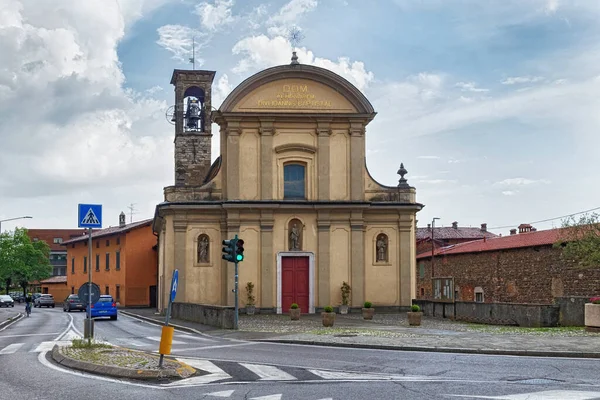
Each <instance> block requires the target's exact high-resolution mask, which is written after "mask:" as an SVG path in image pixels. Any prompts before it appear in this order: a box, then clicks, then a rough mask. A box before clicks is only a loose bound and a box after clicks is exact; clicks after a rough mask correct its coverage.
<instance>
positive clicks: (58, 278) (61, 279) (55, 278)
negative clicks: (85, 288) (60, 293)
mask: <svg viewBox="0 0 600 400" xmlns="http://www.w3.org/2000/svg"><path fill="white" fill-rule="evenodd" d="M40 283H42V284H43V283H67V277H66V276H64V275H59V276H53V277H52V278H48V279H45V280H43V281H41V282H40Z"/></svg>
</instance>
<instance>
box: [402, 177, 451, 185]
mask: <svg viewBox="0 0 600 400" xmlns="http://www.w3.org/2000/svg"><path fill="white" fill-rule="evenodd" d="M413 179H415V177H413ZM457 182H458V181H457V180H455V179H419V183H429V184H432V185H440V184H444V183H457Z"/></svg>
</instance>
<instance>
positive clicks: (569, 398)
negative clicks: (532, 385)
mask: <svg viewBox="0 0 600 400" xmlns="http://www.w3.org/2000/svg"><path fill="white" fill-rule="evenodd" d="M450 396H454V397H469V398H474V399H498V400H592V399H597V398H599V397H600V392H585V391H581V390H546V391H542V392H533V393H519V394H509V395H504V396H476V395H468V396H466V395H456V394H455V395H450Z"/></svg>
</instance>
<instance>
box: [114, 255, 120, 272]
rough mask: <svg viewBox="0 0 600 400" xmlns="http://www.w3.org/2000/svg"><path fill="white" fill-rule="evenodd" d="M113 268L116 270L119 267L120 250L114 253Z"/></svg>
mask: <svg viewBox="0 0 600 400" xmlns="http://www.w3.org/2000/svg"><path fill="white" fill-rule="evenodd" d="M115 269H116V270H117V271H118V270H120V269H121V252H120V251H117V252H116V253H115Z"/></svg>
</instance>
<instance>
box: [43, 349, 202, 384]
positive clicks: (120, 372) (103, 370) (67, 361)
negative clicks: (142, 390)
mask: <svg viewBox="0 0 600 400" xmlns="http://www.w3.org/2000/svg"><path fill="white" fill-rule="evenodd" d="M52 359H53V360H54V361H56V362H57V363H58V364H60V365H62V366H63V367H67V368H72V369H76V370H79V371H85V372H91V373H94V374H99V375H107V376H112V377H114V378H128V379H137V380H161V379H162V380H166V379H183V378H182V377H181V376H180V375H179V374H177V372H176V371H173V370H147V369H133V368H124V367H114V366H108V365H99V364H94V363H91V362H87V361H80V360H75V359H73V358H70V357H68V356H66V355H64V354H63V353H62V352H61V348H60V347H59V346H58V345H54V347H53V348H52ZM176 362H177V363H179V364H180V365H181V367H180V368H178V370H179V369H187V370H189V371H190V372H191V371H193V373H191V374H190V375H193V374H195V373H196V372H197V371H196V370H195V369H194V368H192V367H190V366H189V365H187V364H184V363H182V362H179V361H176Z"/></svg>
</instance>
